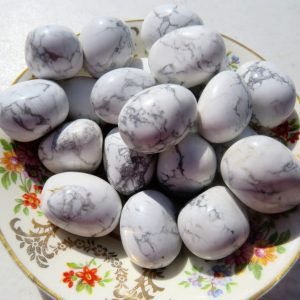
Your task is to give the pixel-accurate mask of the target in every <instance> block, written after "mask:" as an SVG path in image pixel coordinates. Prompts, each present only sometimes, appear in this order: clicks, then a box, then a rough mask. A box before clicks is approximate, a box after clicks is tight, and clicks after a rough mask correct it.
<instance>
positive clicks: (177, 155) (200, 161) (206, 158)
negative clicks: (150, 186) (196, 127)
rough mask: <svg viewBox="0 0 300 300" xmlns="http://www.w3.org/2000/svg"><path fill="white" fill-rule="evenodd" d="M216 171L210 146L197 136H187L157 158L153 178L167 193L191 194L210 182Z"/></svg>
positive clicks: (214, 157) (194, 134) (192, 134)
mask: <svg viewBox="0 0 300 300" xmlns="http://www.w3.org/2000/svg"><path fill="white" fill-rule="evenodd" d="M216 167H217V162H216V155H215V152H214V150H213V148H212V146H211V145H210V144H208V143H207V142H206V141H205V140H204V139H202V138H201V137H200V136H199V135H198V134H197V133H189V134H188V135H187V136H186V137H185V138H184V139H183V140H182V141H181V142H180V143H178V144H177V145H175V146H172V147H171V148H169V149H168V150H166V151H164V152H162V153H160V154H159V156H158V162H157V171H156V174H157V178H158V181H159V182H160V184H161V185H162V186H163V187H165V188H166V189H168V190H169V191H172V192H182V193H194V192H197V191H200V190H201V189H202V188H203V187H205V186H207V185H209V184H210V183H211V182H212V180H213V179H214V176H215V172H216Z"/></svg>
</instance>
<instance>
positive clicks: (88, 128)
mask: <svg viewBox="0 0 300 300" xmlns="http://www.w3.org/2000/svg"><path fill="white" fill-rule="evenodd" d="M102 142H103V138H102V131H101V129H100V127H99V126H98V125H97V124H96V123H95V122H94V121H91V120H87V119H79V120H76V121H72V122H68V123H66V124H64V125H62V126H61V127H60V128H58V129H56V130H55V131H53V132H52V133H51V134H50V135H49V136H47V137H45V138H44V139H43V140H42V142H41V143H40V145H39V149H38V155H39V159H40V161H41V162H42V164H43V165H44V166H45V167H46V168H47V169H49V170H50V171H51V172H53V173H60V172H66V171H82V172H88V173H89V172H93V171H95V170H96V169H97V168H98V166H99V164H100V162H101V160H102Z"/></svg>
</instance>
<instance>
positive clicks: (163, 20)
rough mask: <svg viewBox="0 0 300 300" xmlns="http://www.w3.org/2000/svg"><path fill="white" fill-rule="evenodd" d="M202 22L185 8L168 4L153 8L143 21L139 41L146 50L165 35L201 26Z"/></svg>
mask: <svg viewBox="0 0 300 300" xmlns="http://www.w3.org/2000/svg"><path fill="white" fill-rule="evenodd" d="M202 24H203V21H202V20H201V19H200V17H199V16H198V15H197V14H195V13H194V12H193V11H192V10H190V9H188V8H187V7H185V6H181V5H177V4H173V3H168V4H163V5H160V6H157V7H155V8H154V9H153V10H152V11H151V12H150V13H149V14H148V15H147V16H146V18H145V19H144V22H143V25H142V28H141V40H142V42H143V44H144V46H145V47H146V48H147V49H150V48H151V46H152V45H153V44H154V42H156V41H157V40H158V39H160V38H161V37H162V36H164V35H165V34H167V33H169V32H171V31H173V30H175V29H178V28H181V27H187V26H192V25H202Z"/></svg>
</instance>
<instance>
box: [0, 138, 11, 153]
mask: <svg viewBox="0 0 300 300" xmlns="http://www.w3.org/2000/svg"><path fill="white" fill-rule="evenodd" d="M0 143H1V145H2V147H3V149H4V150H5V151H12V150H13V146H12V144H10V143H9V142H8V141H6V140H4V139H0Z"/></svg>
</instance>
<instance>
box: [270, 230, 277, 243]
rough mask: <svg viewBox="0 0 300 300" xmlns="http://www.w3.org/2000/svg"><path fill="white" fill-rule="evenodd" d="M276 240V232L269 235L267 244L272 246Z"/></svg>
mask: <svg viewBox="0 0 300 300" xmlns="http://www.w3.org/2000/svg"><path fill="white" fill-rule="evenodd" d="M277 239H278V233H277V232H274V233H273V234H271V235H270V237H269V243H270V244H272V245H273V244H275V243H276V241H277Z"/></svg>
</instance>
